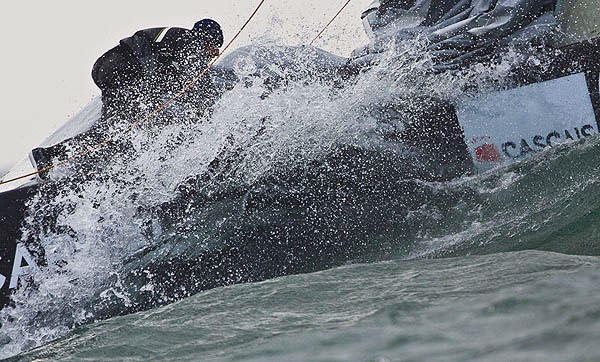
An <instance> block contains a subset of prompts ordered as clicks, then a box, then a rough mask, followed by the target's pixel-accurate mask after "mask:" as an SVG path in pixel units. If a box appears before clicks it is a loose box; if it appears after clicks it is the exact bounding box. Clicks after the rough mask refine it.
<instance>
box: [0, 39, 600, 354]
mask: <svg viewBox="0 0 600 362" xmlns="http://www.w3.org/2000/svg"><path fill="white" fill-rule="evenodd" d="M418 51H419V47H418V46H415V47H413V48H408V49H405V51H404V52H402V55H403V57H402V58H401V59H400V60H399V59H393V62H390V63H385V62H384V63H383V64H381V65H380V66H378V67H376V68H375V69H374V70H373V71H371V72H368V73H365V74H363V75H362V76H360V77H359V78H358V79H357V80H355V81H354V82H351V83H349V84H344V85H343V86H340V85H339V84H332V83H330V82H327V81H323V80H320V79H318V77H317V78H316V79H315V78H314V76H315V75H314V74H310V73H311V72H308V73H309V74H304V75H303V76H302V77H293V79H290V78H289V74H286V73H285V70H273V69H269V71H270V72H271V74H272V72H273V71H275V72H280V73H279V75H280V76H281V77H282V78H283V79H286V77H287V79H289V80H288V81H287V82H286V86H285V87H281V88H278V89H275V90H271V89H268V86H266V85H265V83H264V80H265V79H264V77H266V76H263V77H261V76H260V75H259V76H258V81H257V77H256V75H255V74H256V73H257V69H256V68H255V67H252V65H251V64H250V65H249V64H244V66H243V67H240V69H238V70H237V71H238V73H239V74H242V75H244V74H245V75H248V77H249V78H247V79H246V80H247V81H246V82H241V83H240V84H239V85H237V86H236V87H235V88H233V89H232V90H230V91H228V92H227V93H226V94H225V95H224V96H223V97H222V98H221V99H220V100H219V102H218V103H217V105H216V106H215V109H214V112H213V113H212V114H205V115H204V116H203V117H204V118H203V119H202V120H201V122H191V121H190V120H189V113H187V112H186V109H185V105H175V106H173V107H172V108H171V109H170V110H169V111H168V112H167V113H166V114H165V115H163V116H162V117H165V118H166V120H168V121H170V122H169V124H168V125H166V126H162V127H160V128H159V129H153V128H152V127H151V126H147V127H143V128H142V129H140V130H136V131H135V132H134V133H133V134H131V135H128V136H127V137H126V140H127V142H130V143H129V144H130V145H131V147H133V149H134V150H135V151H136V152H134V153H132V154H128V155H127V156H126V157H125V158H120V159H118V160H114V161H108V162H107V161H102V159H103V158H102V157H100V156H101V154H100V156H98V157H97V158H96V159H94V162H102V170H103V172H102V173H99V172H89V173H84V175H85V177H83V178H82V176H81V172H79V173H78V174H77V175H73V174H72V171H73V169H77V168H79V169H85V168H86V167H88V168H89V167H90V161H89V160H81V161H79V163H76V164H73V165H70V166H68V167H66V168H64V169H59V170H57V171H56V172H55V173H53V174H52V177H53V178H54V180H55V181H56V182H55V183H54V184H47V185H44V187H43V188H42V190H41V192H40V194H39V195H38V196H37V197H36V198H34V200H32V201H31V203H30V205H29V207H30V215H29V217H28V219H27V220H26V224H25V229H26V230H27V235H26V236H27V237H28V238H33V239H35V240H38V244H39V246H40V247H43V249H44V250H45V257H46V260H47V266H45V267H42V268H41V269H40V270H39V271H38V272H36V273H35V274H34V275H33V277H32V278H33V279H32V283H33V285H35V287H34V288H28V289H22V290H20V291H18V292H17V293H16V294H15V295H14V297H13V301H14V306H13V307H11V308H6V309H5V310H3V311H2V312H0V321H1V323H2V327H0V356H1V357H4V358H9V359H11V360H22V361H27V360H36V361H37V360H76V361H80V360H93V361H96V360H102V361H109V360H115V361H122V360H174V361H181V360H190V361H198V360H202V361H423V360H425V361H456V360H465V361H506V360H510V361H531V360H540V361H565V360H568V361H595V360H598V359H599V358H600V347H598V346H597V341H598V340H599V337H600V336H599V334H600V303H599V302H600V294H599V293H598V282H599V280H600V258H599V256H600V244H599V243H598V235H599V232H600V220H599V217H600V213H599V210H600V197H598V196H597V195H600V162H598V161H600V140H599V139H598V138H597V137H592V138H588V139H585V140H581V141H579V142H572V143H570V144H565V145H562V146H559V147H554V148H552V149H548V150H546V151H544V152H539V153H537V154H535V155H534V156H533V157H531V158H529V159H527V160H522V161H517V162H512V163H509V164H504V165H500V166H498V167H496V168H494V169H492V170H489V171H487V172H484V173H476V174H467V175H464V176H462V177H458V178H456V179H453V180H451V181H443V182H442V181H432V180H428V178H427V170H425V171H423V168H424V165H423V164H420V163H419V158H418V157H416V158H415V157H414V155H413V154H411V153H410V152H407V150H406V148H405V147H403V145H402V144H401V142H397V141H390V140H389V139H388V138H386V137H384V136H383V135H386V134H389V133H390V132H391V130H390V129H392V130H393V129H394V128H395V127H401V124H396V123H394V122H392V121H391V120H397V119H402V117H403V115H402V110H403V109H409V108H411V107H413V108H414V106H415V104H414V102H416V101H415V99H417V98H416V97H415V94H420V93H422V92H425V93H431V94H434V95H444V96H445V97H446V98H447V100H448V101H453V100H456V97H462V96H466V95H465V90H464V89H463V87H462V84H461V82H465V84H466V82H467V81H468V80H470V81H473V80H476V81H480V82H482V83H484V81H490V82H489V83H494V82H493V80H495V79H496V80H497V79H503V77H504V76H505V75H506V69H508V67H507V66H506V64H500V65H498V66H496V67H494V68H493V69H474V70H473V71H472V72H471V73H469V74H465V75H463V77H462V78H460V79H456V77H440V76H433V75H430V74H428V73H427V72H426V71H424V69H426V66H424V65H423V64H422V63H421V62H422V60H421V59H420V58H419V57H415V56H414V54H412V52H418ZM302 54H303V53H302V52H300V53H299V54H297V55H296V56H294V57H292V59H290V61H295V62H299V63H300V64H301V63H302V61H303V56H302ZM402 59H404V61H401V60H402ZM415 59H416V60H415ZM258 72H259V73H260V69H258ZM420 72H421V73H420ZM251 75H252V77H250V76H251ZM270 77H271V76H270ZM421 100H422V98H419V99H418V101H419V102H421ZM389 104H392V105H393V107H387V106H385V105H389ZM382 105H383V106H382ZM419 106H420V107H427V103H426V102H425V103H422V102H421V103H419ZM390 109H392V110H400V111H398V112H397V113H400V115H399V116H398V115H396V116H394V117H391V116H390V113H389V112H390ZM394 114H395V113H394ZM382 117H383V118H384V119H385V120H386V122H381V118H382ZM117 126H118V124H117ZM124 138H125V136H124ZM215 157H217V158H219V159H220V160H221V162H220V163H219V165H217V166H216V167H215V165H214V163H213V164H211V161H212V160H213V159H214V158H215ZM596 160H598V161H596ZM91 164H92V168H93V169H98V166H97V164H96V163H91ZM207 173H208V176H207ZM196 175H201V177H200V178H198V177H196ZM56 184H58V185H59V186H60V187H59V188H56V187H55V185H56ZM181 185H188V186H187V187H182V186H181ZM50 219H52V220H54V219H56V222H54V221H52V220H50ZM46 225H52V227H47V226H46Z"/></svg>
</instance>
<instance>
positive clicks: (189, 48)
mask: <svg viewBox="0 0 600 362" xmlns="http://www.w3.org/2000/svg"><path fill="white" fill-rule="evenodd" d="M222 45H223V32H222V30H221V27H220V26H219V24H218V23H217V22H215V21H214V20H211V19H204V20H200V21H198V22H197V23H196V24H195V25H194V27H193V28H192V29H191V30H190V29H184V28H176V27H172V28H150V29H144V30H140V31H138V32H136V33H135V34H134V35H133V36H131V37H128V38H125V39H123V40H121V41H120V42H119V45H117V46H116V47H114V48H113V49H111V50H109V51H108V52H106V53H105V54H104V55H102V56H101V57H100V58H99V59H98V60H97V61H96V63H95V64H94V67H93V69H92V78H93V79H94V82H95V83H96V85H97V86H98V87H99V88H100V90H102V101H103V105H104V114H105V115H112V114H113V113H114V112H115V111H117V112H119V111H123V109H118V108H119V107H117V104H118V105H119V106H122V104H123V103H124V102H125V103H127V104H128V106H129V108H137V107H135V106H133V105H132V103H135V102H136V101H137V100H139V98H138V97H135V96H138V95H142V96H143V98H145V100H146V101H154V102H159V103H160V102H161V100H162V98H164V96H165V94H166V93H169V92H171V93H172V92H173V90H180V89H182V88H183V87H184V86H185V84H187V83H188V82H190V81H191V80H192V79H193V78H194V77H195V76H196V75H198V74H199V73H201V72H202V70H203V69H204V68H205V67H206V66H207V64H208V62H209V61H210V60H211V59H212V58H214V57H216V56H218V55H219V48H220V47H221V46H222ZM211 83H212V82H211V80H210V77H208V76H205V77H203V79H202V80H200V81H198V82H196V83H195V84H197V85H198V86H201V87H200V89H198V88H197V89H194V90H192V91H191V92H189V93H188V94H192V93H195V94H196V95H197V94H198V93H202V91H203V89H204V91H206V90H209V89H210V88H211ZM204 98H207V97H204ZM121 108H122V107H121Z"/></svg>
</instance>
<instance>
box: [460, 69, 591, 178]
mask: <svg viewBox="0 0 600 362" xmlns="http://www.w3.org/2000/svg"><path fill="white" fill-rule="evenodd" d="M457 114H458V119H459V122H460V125H461V126H462V127H463V129H464V131H465V141H466V143H467V145H468V147H469V151H470V152H471V154H472V156H473V160H474V162H475V165H476V166H477V167H483V168H485V167H486V166H489V165H493V164H495V163H497V162H502V161H505V160H508V159H515V158H523V157H527V156H530V155H532V154H534V153H535V152H538V151H541V150H543V149H546V148H549V147H552V146H555V145H557V144H560V143H565V142H569V141H575V140H578V139H581V138H584V137H589V136H592V135H594V134H598V126H597V123H596V118H595V115H594V108H593V106H592V101H591V99H590V96H589V91H588V88H587V84H586V81H585V75H584V74H583V73H580V74H575V75H571V76H568V77H563V78H559V79H554V80H550V81H547V82H542V83H536V84H531V85H527V86H523V87H519V88H515V89H510V90H506V91H500V92H494V93H489V94H486V95H483V96H480V97H477V98H475V99H471V100H469V101H467V102H464V103H463V104H460V105H459V106H458V107H457Z"/></svg>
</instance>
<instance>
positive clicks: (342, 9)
mask: <svg viewBox="0 0 600 362" xmlns="http://www.w3.org/2000/svg"><path fill="white" fill-rule="evenodd" d="M351 1H352V0H348V1H346V3H345V4H344V6H342V8H341V9H340V11H338V12H337V14H335V16H334V17H333V18H332V19H331V20H330V21H329V23H327V25H325V27H324V28H323V30H321V32H320V33H319V34H318V35H317V36H316V37H315V38H314V39H313V40H312V41H311V42H310V43H309V44H308V45H313V43H314V42H315V41H316V40H317V39H319V38H320V37H321V35H323V33H324V32H325V30H327V28H329V25H331V23H333V22H334V21H335V19H337V17H338V16H340V14H341V13H342V11H344V9H345V8H346V6H348V4H350V2H351Z"/></svg>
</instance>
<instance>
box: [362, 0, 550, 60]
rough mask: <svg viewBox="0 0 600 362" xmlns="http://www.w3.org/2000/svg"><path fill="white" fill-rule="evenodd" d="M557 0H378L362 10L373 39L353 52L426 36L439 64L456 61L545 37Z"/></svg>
mask: <svg viewBox="0 0 600 362" xmlns="http://www.w3.org/2000/svg"><path fill="white" fill-rule="evenodd" d="M558 1H559V0H377V1H375V2H374V3H373V4H372V5H371V6H370V7H369V9H368V10H367V11H365V12H364V13H363V16H362V18H363V23H364V25H365V30H366V32H367V34H368V35H369V37H370V38H371V43H370V44H369V45H368V46H367V47H365V48H363V49H360V50H357V51H355V53H354V55H355V56H361V55H366V54H369V53H379V52H383V51H385V50H387V49H389V48H390V47H392V46H394V44H396V43H398V42H399V41H403V40H407V39H413V38H415V37H417V36H425V37H427V39H428V40H429V42H430V46H429V49H430V50H431V51H432V52H433V53H434V59H437V60H438V65H440V66H445V67H454V66H458V65H459V64H461V63H464V62H465V61H466V60H469V59H472V58H477V57H484V56H488V55H489V54H490V53H491V52H493V51H494V50H495V49H497V48H500V47H503V46H506V45H508V44H509V43H515V42H516V43H521V44H524V43H528V42H531V41H533V40H535V39H538V38H539V39H545V38H546V37H547V36H548V35H549V34H550V33H551V32H552V31H553V30H554V29H555V27H556V25H557V21H556V19H555V16H554V11H555V8H556V3H557V2H558Z"/></svg>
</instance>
